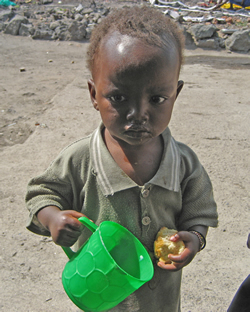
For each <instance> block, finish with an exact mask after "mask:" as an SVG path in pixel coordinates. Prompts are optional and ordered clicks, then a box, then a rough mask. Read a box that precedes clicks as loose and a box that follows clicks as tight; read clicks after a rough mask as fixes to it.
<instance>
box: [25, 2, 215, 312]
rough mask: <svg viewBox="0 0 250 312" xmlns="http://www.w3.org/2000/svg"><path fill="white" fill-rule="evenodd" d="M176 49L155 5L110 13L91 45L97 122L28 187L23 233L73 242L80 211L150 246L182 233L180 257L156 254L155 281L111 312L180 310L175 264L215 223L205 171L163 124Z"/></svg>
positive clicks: (174, 78) (178, 58) (178, 84)
mask: <svg viewBox="0 0 250 312" xmlns="http://www.w3.org/2000/svg"><path fill="white" fill-rule="evenodd" d="M182 51H183V37H182V33H181V31H180V30H179V29H178V28H177V26H176V25H175V23H174V22H172V21H171V20H169V19H168V18H167V17H166V16H165V15H163V14H162V13H161V12H160V11H157V10H156V9H154V8H150V7H131V8H124V9H121V10H118V11H114V12H113V13H111V14H110V15H108V17H107V18H105V19H104V20H103V21H102V22H101V23H100V24H99V25H98V26H97V27H96V29H95V30H94V32H93V34H92V37H91V41H90V45H89V50H88V66H89V69H90V72H91V74H92V79H90V80H89V81H88V86H89V92H90V97H91V100H92V103H93V106H94V108H95V109H96V110H97V111H99V113H100V115H101V118H102V123H101V125H100V126H99V128H98V129H97V130H96V131H94V133H93V134H92V135H90V136H88V137H86V138H83V139H81V140H79V141H77V142H75V143H73V144H71V145H70V146H68V147H67V148H66V149H64V151H63V152H62V153H61V154H60V155H59V156H58V157H57V158H56V160H55V161H54V162H53V163H52V164H51V165H50V166H49V168H48V169H47V171H46V172H44V173H43V174H42V175H40V176H39V177H36V178H34V179H32V180H31V181H30V183H29V185H28V192H27V195H26V202H27V207H28V209H29V211H30V218H29V222H28V226H27V227H28V229H29V230H31V231H33V232H35V233H37V234H42V235H51V236H52V239H53V241H54V242H55V243H56V244H59V245H62V246H71V245H73V244H74V243H75V242H76V243H77V244H76V245H77V248H79V247H80V246H81V245H82V244H83V243H84V242H85V241H86V239H87V238H88V237H89V235H90V232H89V230H87V229H86V228H84V227H83V226H82V225H81V223H80V222H79V221H78V218H79V217H81V216H83V214H84V215H86V216H87V217H88V218H90V219H91V220H93V222H94V223H96V224H97V225H99V224H100V223H101V222H102V221H104V220H111V221H114V222H117V223H120V224H121V225H123V226H124V227H126V228H127V229H128V230H129V231H131V232H132V233H133V234H134V235H135V236H136V237H137V238H138V239H139V240H140V241H141V242H142V243H143V244H144V246H145V247H146V248H147V249H148V250H149V251H150V252H153V245H154V240H155V237H156V234H157V232H158V231H159V230H160V228H161V227H164V226H166V227H168V228H171V229H176V230H178V231H179V232H178V234H176V235H175V236H173V237H172V240H173V241H178V240H183V241H184V242H185V246H186V248H185V250H184V251H183V253H182V254H181V255H178V256H173V255H170V256H169V258H170V259H171V260H172V264H165V263H163V262H158V263H157V261H156V260H155V273H154V277H153V279H152V280H151V281H150V282H148V283H146V284H145V285H143V286H142V287H141V288H140V289H139V290H137V291H136V292H134V293H133V294H132V295H130V296H129V297H128V298H127V299H125V300H124V301H123V302H122V303H120V304H119V305H118V306H116V307H115V308H113V309H112V311H130V312H133V311H143V312H146V311H148V312H152V311H155V312H156V311H167V312H176V311H180V284H181V274H182V268H183V267H184V266H186V265H187V264H188V263H190V262H191V261H192V259H193V258H194V256H195V255H196V253H197V252H198V251H200V250H201V249H202V248H203V247H204V245H205V236H206V233H207V229H208V227H209V226H213V227H215V226H217V211H216V204H215V202H214V199H213V194H212V186H211V182H210V180H209V177H208V175H207V173H206V172H205V170H204V168H203V167H202V165H201V164H200V162H199V160H198V158H197V156H196V155H195V154H194V152H193V151H192V150H191V149H190V148H188V147H187V146H186V145H184V144H182V143H179V142H176V141H175V140H174V139H173V137H172V136H171V133H170V130H169V128H168V124H169V122H170V118H171V114H172V110H173V106H174V102H175V100H176V98H177V96H178V94H179V93H180V91H181V89H182V87H183V82H182V81H179V80H178V79H179V73H180V68H181V64H182V61H183V55H182ZM128 256H129V255H128Z"/></svg>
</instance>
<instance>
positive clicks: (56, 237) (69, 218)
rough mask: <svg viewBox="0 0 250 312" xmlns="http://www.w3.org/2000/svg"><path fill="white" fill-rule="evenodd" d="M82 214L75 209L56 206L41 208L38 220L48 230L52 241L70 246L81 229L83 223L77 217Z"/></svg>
mask: <svg viewBox="0 0 250 312" xmlns="http://www.w3.org/2000/svg"><path fill="white" fill-rule="evenodd" d="M80 217H84V215H83V214H82V213H80V212H77V211H75V210H60V209H59V208H58V207H56V206H48V207H45V208H43V209H41V210H40V211H39V212H38V214H37V218H38V220H39V221H40V222H41V223H42V224H43V225H44V226H45V227H46V228H47V229H48V230H49V231H50V234H51V237H52V239H53V241H54V242H55V243H56V244H57V245H60V246H65V247H69V246H72V245H73V244H74V243H75V242H76V241H77V239H78V237H79V236H80V234H81V231H82V229H83V224H82V223H81V222H80V221H78V218H80Z"/></svg>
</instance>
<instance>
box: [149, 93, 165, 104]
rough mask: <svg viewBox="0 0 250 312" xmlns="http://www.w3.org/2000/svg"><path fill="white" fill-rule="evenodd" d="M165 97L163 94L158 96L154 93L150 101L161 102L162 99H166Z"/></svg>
mask: <svg viewBox="0 0 250 312" xmlns="http://www.w3.org/2000/svg"><path fill="white" fill-rule="evenodd" d="M166 100H167V98H166V97H164V96H159V95H155V96H152V97H151V99H150V101H151V102H152V103H153V104H162V103H163V102H164V101H166Z"/></svg>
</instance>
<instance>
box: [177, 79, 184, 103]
mask: <svg viewBox="0 0 250 312" xmlns="http://www.w3.org/2000/svg"><path fill="white" fill-rule="evenodd" d="M183 86H184V81H182V80H179V81H178V85H177V92H176V98H175V99H177V96H178V95H179V94H180V92H181V90H182V88H183Z"/></svg>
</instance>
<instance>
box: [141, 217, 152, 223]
mask: <svg viewBox="0 0 250 312" xmlns="http://www.w3.org/2000/svg"><path fill="white" fill-rule="evenodd" d="M150 222H151V219H150V218H149V217H144V218H142V224H143V225H149V223H150Z"/></svg>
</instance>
